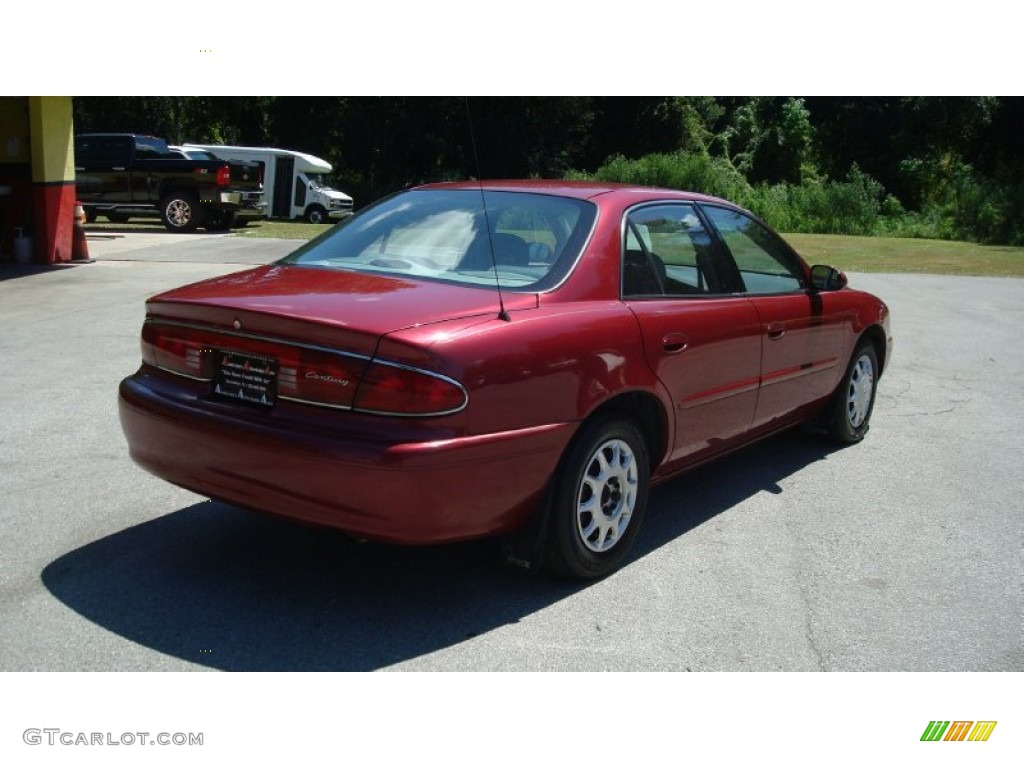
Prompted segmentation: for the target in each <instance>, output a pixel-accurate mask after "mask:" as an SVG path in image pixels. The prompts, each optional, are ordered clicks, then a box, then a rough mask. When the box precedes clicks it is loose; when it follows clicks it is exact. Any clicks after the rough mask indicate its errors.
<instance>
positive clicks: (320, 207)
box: [182, 144, 352, 224]
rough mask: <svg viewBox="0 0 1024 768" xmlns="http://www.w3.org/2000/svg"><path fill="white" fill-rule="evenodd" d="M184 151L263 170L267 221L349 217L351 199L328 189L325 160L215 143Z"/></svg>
mask: <svg viewBox="0 0 1024 768" xmlns="http://www.w3.org/2000/svg"><path fill="white" fill-rule="evenodd" d="M182 146H183V148H184V149H204V150H206V151H208V152H212V153H213V154H215V155H216V156H217V157H219V158H220V159H221V160H249V161H252V162H257V163H259V164H260V165H261V166H262V167H263V190H264V192H263V194H264V195H265V196H266V198H267V199H266V200H265V201H264V202H265V203H266V207H265V209H264V210H265V211H266V215H267V218H268V219H305V220H306V221H308V222H310V223H313V224H323V223H326V222H328V221H329V220H331V219H333V220H335V221H337V220H339V219H344V218H346V217H348V216H351V215H352V198H351V197H349V196H348V195H346V194H345V193H344V192H339V191H338V190H336V189H331V187H329V186H328V185H327V181H326V178H325V177H326V175H327V174H328V173H330V172H331V169H332V166H331V164H330V163H328V162H327V161H326V160H321V159H320V158H319V157H314V156H313V155H307V154H306V153H305V152H295V151H293V150H290V149H275V148H273V147H232V146H227V145H218V144H184V145H182Z"/></svg>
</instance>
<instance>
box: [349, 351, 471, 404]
mask: <svg viewBox="0 0 1024 768" xmlns="http://www.w3.org/2000/svg"><path fill="white" fill-rule="evenodd" d="M465 405H466V391H465V390H464V389H463V388H462V387H461V386H459V384H457V383H456V382H454V381H452V380H451V379H448V378H444V377H442V376H439V375H437V374H432V373H427V372H425V371H417V370H413V369H410V368H404V367H400V366H397V365H390V364H387V363H380V362H374V363H371V364H370V366H369V367H368V368H367V369H366V372H365V373H364V374H363V380H362V382H361V383H360V385H359V392H358V393H357V394H356V401H355V404H354V406H353V407H354V408H355V409H356V410H358V411H367V412H369V413H379V414H395V415H399V416H428V415H440V414H445V413H454V412H455V411H458V410H461V409H462V408H463V407H464V406H465Z"/></svg>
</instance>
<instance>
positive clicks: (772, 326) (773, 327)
mask: <svg viewBox="0 0 1024 768" xmlns="http://www.w3.org/2000/svg"><path fill="white" fill-rule="evenodd" d="M785 335H786V326H785V324H784V323H778V322H776V323H768V338H769V339H781V338H782V337H783V336H785Z"/></svg>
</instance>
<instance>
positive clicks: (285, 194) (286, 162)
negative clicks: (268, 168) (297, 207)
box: [271, 157, 295, 219]
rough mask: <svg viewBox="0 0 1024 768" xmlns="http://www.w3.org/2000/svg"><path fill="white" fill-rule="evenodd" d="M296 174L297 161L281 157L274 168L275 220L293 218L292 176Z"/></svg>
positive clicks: (273, 207)
mask: <svg viewBox="0 0 1024 768" xmlns="http://www.w3.org/2000/svg"><path fill="white" fill-rule="evenodd" d="M294 173H295V159H294V158H291V157H279V158H277V160H276V164H275V166H274V200H273V206H272V211H271V215H272V216H273V217H274V218H283V219H290V218H291V217H292V176H293V175H294Z"/></svg>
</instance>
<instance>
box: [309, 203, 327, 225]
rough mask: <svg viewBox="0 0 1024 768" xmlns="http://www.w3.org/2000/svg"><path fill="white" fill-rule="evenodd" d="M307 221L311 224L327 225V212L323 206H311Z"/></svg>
mask: <svg viewBox="0 0 1024 768" xmlns="http://www.w3.org/2000/svg"><path fill="white" fill-rule="evenodd" d="M306 221H308V222H309V223H310V224H326V223H327V211H326V210H324V208H323V206H320V205H311V206H309V208H307V209H306Z"/></svg>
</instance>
